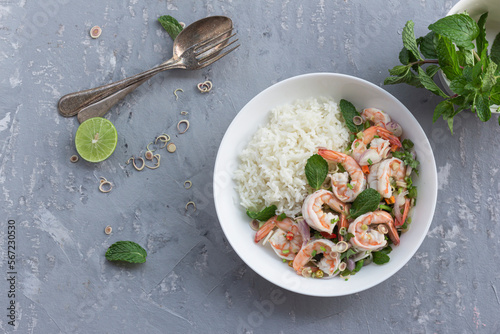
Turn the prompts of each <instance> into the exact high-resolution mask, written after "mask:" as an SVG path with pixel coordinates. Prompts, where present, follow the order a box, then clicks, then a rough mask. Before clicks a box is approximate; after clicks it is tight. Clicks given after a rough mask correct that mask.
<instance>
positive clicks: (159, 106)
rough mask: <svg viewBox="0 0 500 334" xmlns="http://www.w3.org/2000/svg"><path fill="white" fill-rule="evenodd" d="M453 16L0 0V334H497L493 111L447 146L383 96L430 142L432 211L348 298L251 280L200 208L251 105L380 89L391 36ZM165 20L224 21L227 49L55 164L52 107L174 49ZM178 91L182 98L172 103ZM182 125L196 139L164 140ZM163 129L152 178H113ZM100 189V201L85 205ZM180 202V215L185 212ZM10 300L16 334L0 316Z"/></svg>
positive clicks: (404, 95) (391, 4) (422, 9)
mask: <svg viewBox="0 0 500 334" xmlns="http://www.w3.org/2000/svg"><path fill="white" fill-rule="evenodd" d="M455 2H456V1H441V0H419V1H394V0H392V1H384V0H374V1H352V0H313V1H300V2H299V1H289V0H267V1H242V0H196V1H180V0H160V1H148V2H144V1H137V0H128V1H122V2H119V1H118V2H111V1H95V0H90V1H80V2H76V1H72V2H70V1H68V0H43V1H26V0H3V1H0V59H1V62H0V66H1V67H0V75H1V76H0V82H1V85H0V87H1V93H0V102H1V103H0V187H1V195H0V203H1V204H0V205H1V215H0V217H1V220H0V222H1V223H0V226H1V229H0V255H1V259H2V260H1V262H0V272H1V275H5V277H7V278H9V276H8V274H7V273H8V272H9V268H8V263H7V257H8V255H9V254H8V220H14V221H15V226H16V249H15V255H16V265H15V270H16V272H17V276H16V281H15V298H10V297H8V291H9V289H10V283H11V282H8V281H7V279H2V280H0V309H1V310H3V311H1V312H0V331H1V332H19V333H235V332H242V333H244V332H247V333H304V332H305V333H316V332H323V331H327V332H344V333H401V332H408V333H475V332H477V333H498V332H499V331H500V301H499V297H498V290H499V289H500V271H499V269H498V260H499V251H500V246H499V242H498V236H499V235H500V227H499V225H498V222H499V215H500V212H499V206H498V204H497V203H498V201H499V195H498V192H499V190H500V184H499V182H498V175H500V174H499V173H498V172H499V166H498V159H497V157H496V155H497V154H498V153H499V152H500V151H499V150H500V149H499V147H498V138H499V134H500V128H499V126H498V124H497V121H496V119H495V118H496V117H497V116H494V117H493V120H492V121H490V122H488V123H481V122H480V121H478V120H477V118H476V117H473V116H472V115H464V116H460V117H458V119H457V121H456V126H455V134H454V135H450V133H449V131H448V130H447V126H446V124H445V123H444V122H443V121H441V120H440V121H438V122H437V123H435V124H432V121H431V119H432V111H433V109H434V106H435V105H436V104H437V103H438V102H439V101H440V98H438V97H435V96H433V95H431V94H429V93H427V92H426V91H425V90H421V89H415V88H413V87H409V86H390V87H384V88H385V89H387V90H388V91H389V92H390V93H392V94H394V95H395V96H396V97H397V98H398V99H400V100H401V101H402V102H403V103H404V104H405V105H406V106H407V107H408V108H409V109H410V110H411V111H412V112H413V113H414V115H415V117H416V118H417V119H418V120H419V122H420V123H421V125H422V127H423V128H424V130H425V132H426V133H427V135H428V136H429V139H430V141H431V144H432V147H433V149H434V152H435V156H436V161H437V167H438V172H439V198H438V205H437V209H436V214H435V217H434V221H433V223H432V226H431V228H430V231H429V233H428V236H427V238H426V239H425V241H424V243H423V244H422V246H421V247H420V249H419V251H418V252H417V254H416V255H415V256H414V258H413V259H412V260H411V261H410V262H409V263H408V264H407V265H406V266H405V267H404V268H403V269H401V270H400V271H399V272H398V273H397V274H396V275H394V276H393V277H392V278H390V279H389V280H387V281H385V282H384V283H382V284H380V285H379V286H377V287H374V288H372V289H369V290H367V291H364V292H361V293H358V294H355V295H352V296H347V297H341V298H313V297H307V296H302V295H298V294H294V293H291V292H288V291H285V290H282V289H280V288H278V287H276V286H274V285H272V284H270V283H268V282H267V281H265V280H264V279H262V278H261V277H260V276H258V275H256V274H255V273H254V272H253V271H252V270H250V269H249V268H248V267H247V266H246V265H245V264H244V263H243V262H242V261H241V260H240V259H239V257H238V256H237V255H236V254H235V253H234V251H233V250H232V248H231V246H230V245H229V244H228V243H227V242H226V240H225V238H224V236H223V234H222V230H221V228H220V226H219V223H218V221H217V217H216V214H215V208H214V205H213V201H212V195H211V192H212V187H211V182H212V172H213V165H214V161H215V156H216V153H217V149H218V146H219V143H220V141H221V138H222V136H223V134H224V131H225V129H226V128H227V127H228V126H229V124H230V122H231V120H232V119H233V117H234V116H235V115H236V114H237V113H238V111H239V110H240V109H241V108H242V107H243V106H244V105H245V104H246V103H247V102H248V101H249V100H250V99H251V98H252V97H253V96H255V95H256V94H257V93H258V92H260V91H261V90H263V89H265V88H266V87H268V86H270V85H271V84H273V83H276V82H278V81H280V80H283V79H285V78H288V77H291V76H294V75H298V74H303V73H309V72H320V71H326V72H339V73H346V74H350V75H354V76H358V77H361V78H363V79H366V80H368V81H371V82H373V83H375V84H378V85H382V82H383V80H384V78H385V77H386V75H387V74H388V73H387V69H388V68H390V67H392V66H393V65H395V64H396V63H397V54H398V52H399V50H400V48H401V32H402V27H403V26H404V24H405V22H406V21H407V20H409V19H412V20H414V22H415V27H416V33H417V35H422V34H424V33H425V32H426V30H427V28H426V27H427V25H428V24H430V23H431V22H433V21H435V20H436V19H438V18H439V17H441V16H443V15H445V14H446V12H447V11H448V10H449V9H450V8H451V7H452V5H453V4H454V3H455ZM164 14H170V15H172V16H174V17H176V18H178V19H179V20H180V21H183V22H186V23H191V22H193V21H195V20H197V19H200V18H203V17H205V16H208V15H217V14H221V15H227V16H229V17H231V18H232V19H233V21H234V23H235V28H236V30H237V32H238V36H239V38H240V41H241V45H242V46H241V48H240V49H239V50H238V51H237V52H236V53H234V54H232V55H230V56H228V57H226V58H225V59H224V60H223V61H220V62H218V63H216V64H214V65H213V66H211V67H209V68H206V69H203V70H199V71H195V72H187V71H170V72H168V73H163V74H160V75H158V76H156V77H154V78H153V79H151V80H149V82H147V83H146V84H145V85H143V86H142V87H140V88H139V89H138V90H137V91H135V92H134V93H133V94H132V95H130V96H129V97H127V98H126V99H125V100H124V101H123V102H121V103H120V104H119V105H117V106H116V107H115V108H113V110H112V112H111V113H109V114H108V115H107V117H108V118H109V119H110V120H111V121H112V122H113V123H114V124H115V125H116V127H117V129H118V133H119V140H118V146H117V149H116V151H115V153H114V154H113V155H112V156H111V158H109V159H108V160H106V161H105V162H103V163H99V164H91V163H87V162H84V161H82V160H80V161H79V162H78V163H76V164H72V163H70V161H69V158H70V156H71V155H73V154H75V147H74V140H73V137H74V134H75V132H76V129H77V126H78V122H77V120H76V119H75V118H63V117H61V116H60V115H59V114H58V113H57V110H56V103H57V101H58V99H59V98H60V97H61V96H62V95H63V94H66V93H70V92H73V91H77V90H81V89H84V88H91V87H94V86H97V85H100V84H103V83H107V82H111V81H114V80H118V79H121V78H123V77H125V76H129V75H132V74H135V73H138V72H140V71H142V70H145V69H147V68H150V67H151V66H153V65H155V64H157V63H159V62H161V61H162V60H164V59H167V58H169V57H170V55H171V52H172V51H171V48H172V40H171V39H170V37H169V36H168V35H167V34H166V33H165V32H164V31H163V30H162V28H161V27H160V25H159V24H158V23H157V22H156V18H157V17H158V16H160V15H164ZM94 25H99V26H101V27H102V29H103V32H102V35H101V37H100V38H99V39H96V40H94V39H91V38H90V37H89V29H90V27H92V26H94ZM206 79H210V80H212V81H213V83H214V89H213V90H212V91H211V92H210V93H209V94H205V95H202V94H200V93H198V92H197V90H196V84H197V83H198V82H201V81H204V80H206ZM176 88H183V89H184V93H179V99H178V100H177V101H176V100H175V97H174V95H173V91H174V90H175V89H176ZM181 111H188V112H189V114H188V115H187V116H182V115H181V114H180V112H181ZM183 118H187V119H189V121H190V124H191V126H190V129H189V131H188V132H187V133H186V134H183V135H178V134H176V133H177V131H176V130H175V126H176V124H177V122H178V121H179V120H181V119H183ZM163 132H166V133H169V134H171V135H172V136H173V138H172V141H173V142H175V143H176V144H177V147H178V150H177V152H176V153H175V154H167V153H166V152H165V151H163V153H162V160H161V167H160V168H158V169H157V170H145V171H142V172H137V171H135V170H133V169H132V168H131V166H127V165H126V164H125V162H126V161H127V159H128V158H129V157H130V156H131V155H137V154H139V153H141V152H142V153H144V150H145V147H146V145H147V144H148V143H149V142H151V141H152V140H153V139H154V138H155V136H157V135H159V134H161V133H163ZM101 176H104V177H106V178H107V179H108V180H110V181H111V182H112V183H113V184H114V189H113V191H112V192H110V193H108V194H103V193H100V192H99V191H98V188H97V185H98V179H99V177H101ZM187 179H190V180H191V181H192V182H193V187H192V188H191V189H189V190H186V189H184V187H183V182H184V181H185V180H187ZM190 200H193V201H196V203H197V205H198V210H197V211H196V212H194V213H193V212H191V211H189V212H188V213H186V212H185V209H184V205H185V204H186V203H187V202H188V201H190ZM107 225H111V226H112V227H113V233H112V234H111V235H109V236H107V235H105V234H104V227H105V226H107ZM118 240H134V241H136V242H138V243H140V244H141V245H143V246H144V247H145V248H146V249H147V251H148V253H149V256H148V260H147V263H145V264H143V265H115V264H112V263H109V262H108V261H106V259H105V257H104V253H105V251H106V249H107V247H108V246H109V245H111V244H112V243H113V242H115V241H118ZM272 295H274V296H275V297H276V296H278V297H279V298H277V299H276V298H274V299H272V298H271V296H272ZM11 300H15V308H16V321H15V326H11V325H9V321H10V319H9V318H8V317H7V315H8V314H9V310H8V309H7V308H8V307H9V305H10V304H9V303H10V301H11Z"/></svg>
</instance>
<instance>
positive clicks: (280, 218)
mask: <svg viewBox="0 0 500 334" xmlns="http://www.w3.org/2000/svg"><path fill="white" fill-rule="evenodd" d="M285 218H286V213H284V212H283V213H282V214H281V215H279V216H278V217H277V218H276V220H277V221H279V222H280V221H282V220H283V219H285Z"/></svg>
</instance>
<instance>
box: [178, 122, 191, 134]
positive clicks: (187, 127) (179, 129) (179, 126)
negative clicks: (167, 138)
mask: <svg viewBox="0 0 500 334" xmlns="http://www.w3.org/2000/svg"><path fill="white" fill-rule="evenodd" d="M181 124H186V128H185V129H184V131H181ZM188 129H189V121H188V120H187V119H183V120H181V121H179V123H177V131H179V133H180V134H183V133H186V131H187V130H188Z"/></svg>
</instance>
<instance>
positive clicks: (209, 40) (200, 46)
mask: <svg viewBox="0 0 500 334" xmlns="http://www.w3.org/2000/svg"><path fill="white" fill-rule="evenodd" d="M232 30H233V27H231V28H229V29H227V30H225V31H223V32H221V33H220V34H218V35H217V36H214V37H212V38H209V39H207V40H204V41H202V42H199V43H196V44H193V45H192V46H191V47H192V48H193V50H194V51H197V50H198V49H200V48H202V47H204V46H206V45H207V44H210V43H212V42H213V41H215V40H217V39H218V38H221V37H223V36H224V35H226V34H227V33H230V32H231V31H232Z"/></svg>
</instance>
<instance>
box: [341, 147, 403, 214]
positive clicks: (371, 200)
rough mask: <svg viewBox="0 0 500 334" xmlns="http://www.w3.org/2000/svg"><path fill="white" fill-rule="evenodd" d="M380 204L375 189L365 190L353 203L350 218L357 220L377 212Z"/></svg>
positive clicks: (378, 195)
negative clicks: (369, 213)
mask: <svg viewBox="0 0 500 334" xmlns="http://www.w3.org/2000/svg"><path fill="white" fill-rule="evenodd" d="M394 153H395V152H394ZM379 203H380V194H379V193H378V191H376V190H375V189H373V188H368V189H365V190H363V191H362V192H361V193H360V194H359V195H358V197H356V199H355V200H354V202H353V203H352V206H351V210H350V213H349V218H351V219H356V218H358V217H359V216H361V215H364V214H365V213H367V212H373V211H375V210H377V208H378V204H379Z"/></svg>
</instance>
